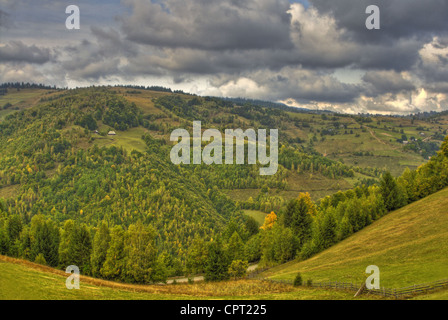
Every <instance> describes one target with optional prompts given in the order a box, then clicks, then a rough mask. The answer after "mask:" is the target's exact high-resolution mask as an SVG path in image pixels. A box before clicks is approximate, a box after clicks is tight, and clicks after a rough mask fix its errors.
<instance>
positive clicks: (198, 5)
mask: <svg viewBox="0 0 448 320" xmlns="http://www.w3.org/2000/svg"><path fill="white" fill-rule="evenodd" d="M126 3H127V4H128V5H130V6H132V8H133V13H132V14H131V15H127V16H124V17H123V18H122V19H121V21H122V26H123V31H124V33H125V34H126V36H127V37H128V39H130V40H132V41H135V42H138V43H142V44H148V45H153V46H160V47H171V48H179V47H183V48H195V49H204V50H235V49H237V50H243V49H261V48H276V47H282V48H286V47H291V42H290V40H289V25H290V15H289V14H288V13H287V11H288V9H289V2H288V1H286V0H275V1H273V0H258V1H257V0H185V1H176V0H167V1H164V2H163V3H156V2H150V1H144V0H128V1H126Z"/></svg>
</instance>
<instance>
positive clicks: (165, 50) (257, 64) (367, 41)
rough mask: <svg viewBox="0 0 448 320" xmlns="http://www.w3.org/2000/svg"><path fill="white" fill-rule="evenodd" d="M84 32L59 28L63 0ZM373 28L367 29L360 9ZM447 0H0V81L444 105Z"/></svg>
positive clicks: (345, 104)
mask: <svg viewBox="0 0 448 320" xmlns="http://www.w3.org/2000/svg"><path fill="white" fill-rule="evenodd" d="M69 5H77V6H78V7H79V9H80V29H79V30H74V29H72V30H69V29H67V28H66V24H65V22H66V19H67V17H68V16H69V14H66V13H65V11H66V7H67V6H69ZM369 5H376V6H378V8H379V10H380V29H379V30H375V29H374V30H368V29H367V28H366V24H365V22H366V19H367V18H368V17H369V14H366V8H367V7H368V6H369ZM447 17H448V0H394V1H390V0H302V1H291V0H290V1H288V0H152V1H150V0H111V1H105V0H101V1H87V0H71V1H66V0H58V1H50V0H0V83H3V82H16V81H20V82H21V81H24V82H34V83H44V84H48V85H56V86H58V87H70V88H73V87H83V86H90V85H115V84H135V85H144V86H151V85H158V86H165V87H170V88H172V89H176V90H184V91H186V92H190V93H194V94H199V95H202V96H208V95H211V96H220V97H244V98H251V99H262V100H270V101H276V102H282V103H286V104H288V105H291V106H297V107H303V108H310V109H327V110H333V111H337V112H343V113H367V112H368V113H383V114H409V113H415V112H422V111H442V110H447V109H448V22H447Z"/></svg>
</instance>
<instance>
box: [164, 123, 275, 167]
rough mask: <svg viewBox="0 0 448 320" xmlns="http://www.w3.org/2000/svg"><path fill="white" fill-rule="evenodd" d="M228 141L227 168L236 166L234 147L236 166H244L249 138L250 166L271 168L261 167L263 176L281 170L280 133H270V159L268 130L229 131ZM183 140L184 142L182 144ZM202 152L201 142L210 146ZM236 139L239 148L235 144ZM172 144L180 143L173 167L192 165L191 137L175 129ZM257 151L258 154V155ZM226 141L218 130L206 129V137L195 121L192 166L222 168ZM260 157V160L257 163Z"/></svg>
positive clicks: (271, 131)
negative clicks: (256, 165) (279, 157)
mask: <svg viewBox="0 0 448 320" xmlns="http://www.w3.org/2000/svg"><path fill="white" fill-rule="evenodd" d="M224 137H225V147H224V148H225V164H234V149H235V148H234V146H235V145H236V156H235V163H236V164H244V159H245V149H246V147H245V138H247V164H256V163H257V160H258V162H259V163H260V164H261V165H268V164H269V166H268V167H260V175H273V174H275V173H276V172H277V169H278V130H277V129H270V130H269V156H268V154H267V151H268V143H267V130H266V129H259V130H258V140H257V133H256V132H255V130H254V129H247V130H246V131H243V130H242V129H236V130H234V129H226V130H225V132H224ZM179 138H181V141H180V142H178V141H179ZM212 138H213V141H211V142H210V143H208V144H207V145H206V146H205V147H204V149H203V150H202V148H201V146H202V142H208V141H210V140H211V139H212ZM234 139H236V144H235V143H234ZM170 140H171V141H176V142H178V143H177V144H176V145H175V146H174V147H173V148H172V149H171V153H170V158H171V162H172V163H174V164H181V163H182V164H190V161H191V160H190V157H191V154H190V148H191V139H190V134H189V133H188V131H187V130H185V129H176V130H174V131H173V132H172V133H171V137H170ZM257 150H258V152H257ZM222 152H223V138H222V135H221V132H219V130H217V129H207V130H205V131H204V132H203V133H202V131H201V121H193V164H201V163H202V162H203V163H205V164H207V165H210V164H212V163H214V164H222V161H223V157H222V155H223V153H222ZM257 154H258V159H257Z"/></svg>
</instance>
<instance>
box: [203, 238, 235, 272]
mask: <svg viewBox="0 0 448 320" xmlns="http://www.w3.org/2000/svg"><path fill="white" fill-rule="evenodd" d="M230 263H231V261H230V259H229V257H228V255H227V252H226V251H225V250H224V248H223V245H222V243H221V241H220V240H216V241H211V242H210V244H209V247H208V258H207V265H206V267H205V276H204V278H205V281H221V280H227V279H228V278H229V272H228V271H229V266H230Z"/></svg>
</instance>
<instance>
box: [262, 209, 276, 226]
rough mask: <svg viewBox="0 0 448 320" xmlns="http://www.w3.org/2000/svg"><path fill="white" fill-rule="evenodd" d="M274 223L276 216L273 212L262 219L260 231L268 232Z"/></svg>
mask: <svg viewBox="0 0 448 320" xmlns="http://www.w3.org/2000/svg"><path fill="white" fill-rule="evenodd" d="M276 221H277V215H276V214H275V213H274V211H272V212H271V213H270V214H268V215H267V216H266V217H265V218H264V224H263V225H262V226H261V227H260V229H262V230H269V229H271V228H272V227H273V226H274V224H275V222H276Z"/></svg>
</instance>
